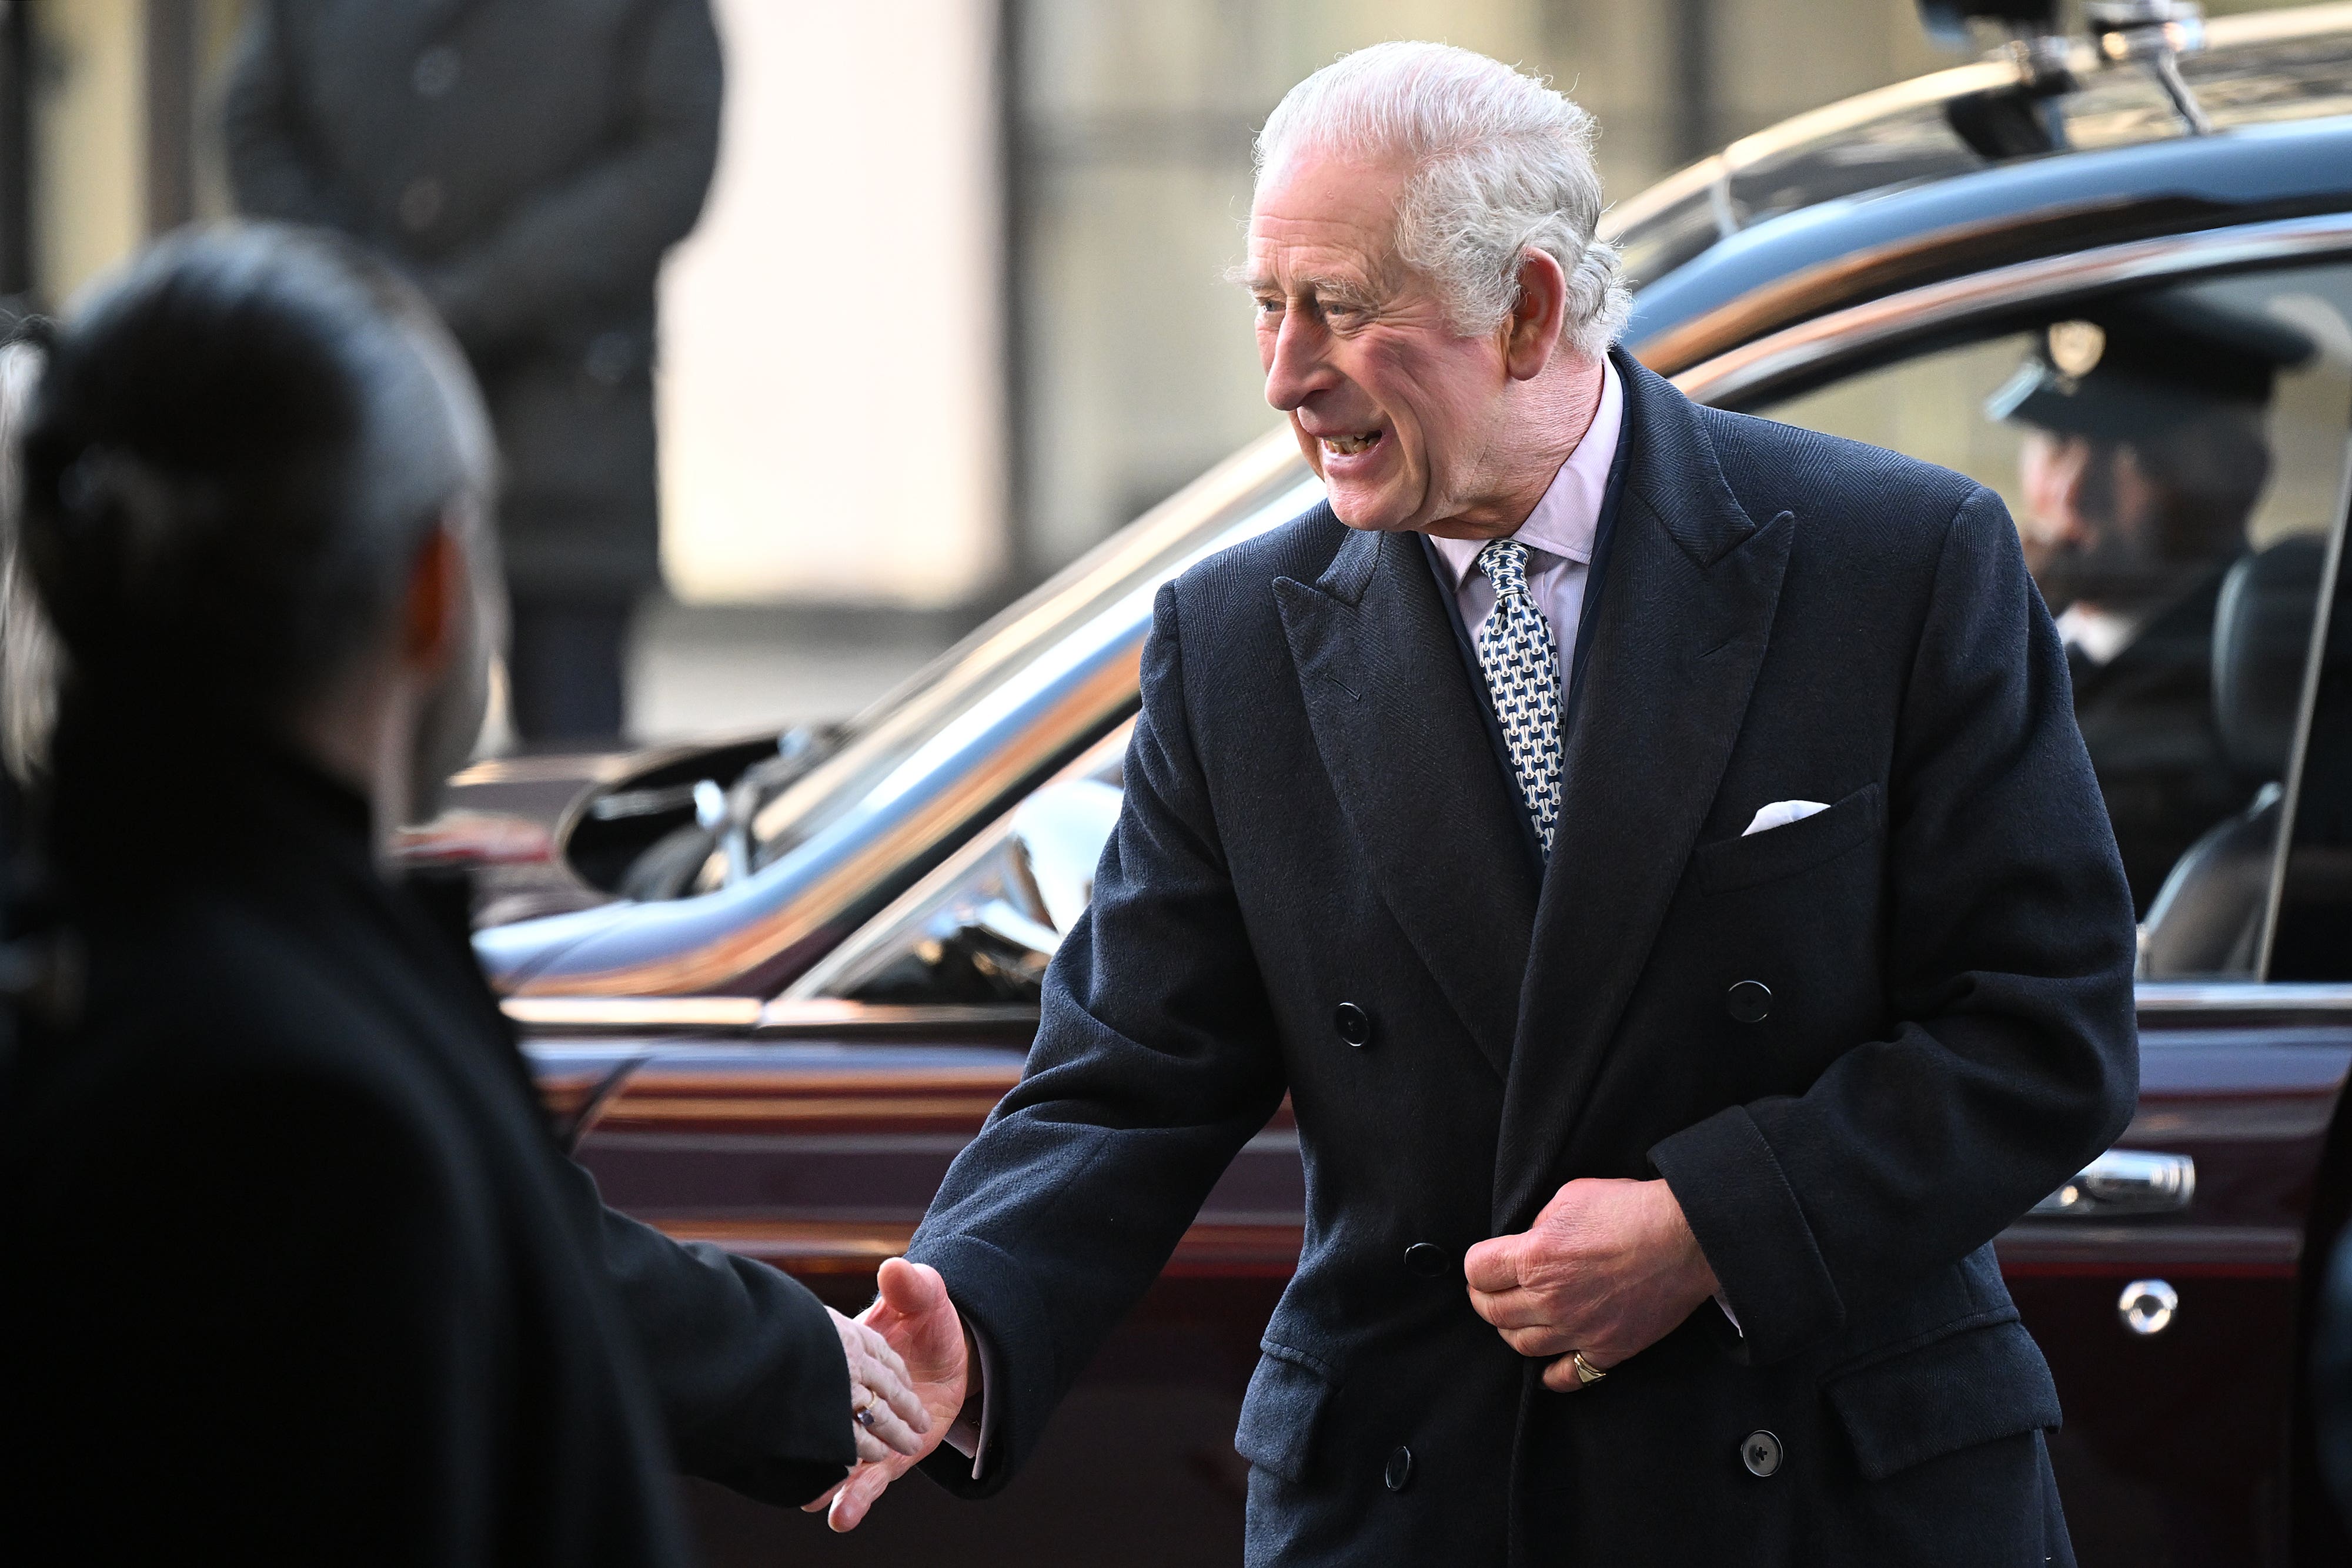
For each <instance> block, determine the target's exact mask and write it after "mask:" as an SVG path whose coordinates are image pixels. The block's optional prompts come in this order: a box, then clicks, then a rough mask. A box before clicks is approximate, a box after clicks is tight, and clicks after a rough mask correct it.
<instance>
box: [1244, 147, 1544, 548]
mask: <svg viewBox="0 0 2352 1568" xmlns="http://www.w3.org/2000/svg"><path fill="white" fill-rule="evenodd" d="M1408 173H1409V170H1408V169H1407V168H1406V167H1405V166H1403V165H1401V164H1393V163H1364V162H1354V161H1351V160H1349V159H1344V158H1339V157H1337V156H1332V155H1327V154H1324V153H1320V152H1315V151H1314V150H1312V149H1309V150H1307V151H1304V152H1298V153H1296V154H1294V155H1293V156H1292V157H1291V159H1290V160H1289V162H1287V163H1286V164H1285V165H1283V166H1282V167H1280V168H1278V169H1276V170H1275V171H1273V172H1271V173H1270V174H1269V175H1268V177H1267V179H1266V181H1265V183H1264V185H1263V186H1262V187H1261V188H1260V190H1259V192H1258V194H1257V200H1256V203H1255V205H1254V206H1253V207H1252V209H1251V213H1250V226H1249V277H1250V291H1251V293H1252V295H1253V296H1254V297H1255V299H1256V301H1257V349H1258V359H1259V361H1260V363H1262V364H1263V365H1264V366H1265V401H1266V402H1269V403H1271V404H1273V405H1274V406H1275V407H1276V408H1278V409H1280V410H1282V411H1283V413H1286V414H1288V415H1289V416H1290V427H1291V430H1292V431H1293V432H1294V433H1295V434H1297V438H1298V446H1299V450H1300V451H1302V452H1304V453H1305V454H1306V455H1307V462H1308V464H1309V465H1312V466H1313V467H1314V469H1315V472H1316V473H1317V474H1318V475H1320V476H1322V478H1323V483H1324V486H1325V487H1326V488H1327V489H1328V491H1329V493H1330V497H1331V508H1332V510H1333V511H1335V512H1336V513H1338V514H1339V520H1340V521H1341V522H1343V523H1346V524H1347V525H1348V526H1349V527H1350V528H1367V529H1374V530H1381V531H1394V530H1400V529H1408V528H1418V529H1430V528H1432V527H1433V525H1436V527H1435V528H1434V531H1437V532H1440V533H1450V532H1454V531H1457V530H1456V529H1455V528H1448V527H1446V526H1444V525H1446V524H1447V523H1448V522H1449V521H1460V520H1466V522H1467V523H1468V524H1470V525H1474V526H1472V527H1465V528H1461V529H1460V530H1459V531H1462V532H1465V533H1473V532H1476V531H1479V530H1478V529H1477V528H1475V525H1476V524H1481V523H1486V524H1491V523H1493V522H1495V521H1497V520H1503V519H1502V517H1501V510H1500V508H1499V507H1496V505H1495V503H1496V500H1497V499H1499V498H1498V497H1491V496H1489V495H1487V494H1486V491H1487V490H1489V489H1491V488H1492V487H1493V486H1495V484H1496V477H1495V463H1494V452H1493V449H1494V446H1495V444H1496V443H1495V433H1496V429H1497V427H1498V425H1499V423H1500V420H1501V414H1502V411H1503V400H1504V394H1505V392H1506V390H1507V386H1508V384H1509V377H1508V374H1507V370H1506V366H1505V360H1504V346H1505V338H1506V335H1505V333H1504V332H1502V331H1499V330H1498V331H1496V332H1495V333H1491V334H1488V335H1487V336H1485V337H1479V338H1460V337H1456V336H1455V335H1454V331H1453V329H1452V328H1451V327H1450V326H1448V324H1447V322H1446V316H1445V308H1444V301H1443V300H1442V298H1440V296H1439V295H1438V293H1437V290H1436V289H1435V287H1433V285H1432V284H1431V283H1430V281H1429V279H1427V278H1425V277H1422V276H1420V275H1419V274H1417V273H1415V272H1413V271H1412V270H1411V269H1410V268H1408V267H1405V266H1404V265H1403V264H1402V262H1400V261H1399V260H1398V259H1397V257H1396V254H1395V246H1394V243H1393V236H1394V232H1395V227H1396V214H1397V203H1398V200H1399V198H1400V197H1401V196H1402V193H1403V190H1404V184H1405V181H1406V178H1407V175H1408ZM1523 509H1524V508H1522V510H1523ZM1489 510H1494V511H1496V517H1486V515H1485V514H1486V512H1487V511H1489ZM1510 520H1516V519H1510Z"/></svg>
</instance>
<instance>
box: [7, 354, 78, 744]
mask: <svg viewBox="0 0 2352 1568" xmlns="http://www.w3.org/2000/svg"><path fill="white" fill-rule="evenodd" d="M43 358H44V356H43V354H42V352H41V350H39V349H38V348H37V347H35V346H34V345H33V344H31V343H29V342H21V341H20V342H13V343H9V344H6V345H5V346H0V763H5V766H6V768H7V769H8V771H9V772H11V773H13V774H15V775H16V779H17V781H18V782H19V783H23V784H31V783H32V782H33V780H34V779H35V776H36V775H37V774H39V773H41V772H42V771H44V770H45V768H46V767H47V760H48V749H49V727H50V726H51V725H52V724H53V723H54V722H55V720H56V716H57V705H58V680H59V678H60V675H61V673H62V669H63V666H64V664H65V653H64V650H63V649H61V648H60V647H59V646H58V636H57V633H56V632H54V631H53V630H51V629H50V626H49V620H48V617H47V615H46V614H44V613H43V612H42V610H41V604H40V601H39V600H38V599H37V598H36V597H35V596H34V593H33V583H32V578H31V575H30V574H29V573H28V572H26V570H25V561H24V557H23V539H22V528H21V526H20V525H21V522H22V519H23V516H24V512H23V494H22V491H23V485H24V476H23V472H22V469H21V466H20V465H19V464H18V463H17V461H16V443H17V437H18V436H19V435H20V434H22V432H21V430H20V428H19V426H20V425H21V423H22V422H23V418H24V411H25V404H26V400H27V399H29V398H30V397H31V395H32V390H33V383H34V382H36V381H37V380H38V379H39V377H40V373H41V366H42V361H43Z"/></svg>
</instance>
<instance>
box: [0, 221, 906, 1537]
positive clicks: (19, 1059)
mask: <svg viewBox="0 0 2352 1568" xmlns="http://www.w3.org/2000/svg"><path fill="white" fill-rule="evenodd" d="M488 450H489V448H488V434H487V432H486V431H485V430H484V429H483V428H482V422H481V416H480V411H479V406H478V402H476V401H475V396H474V393H473V391H472V387H471V383H470V382H469V381H468V380H467V377H466V373H465V371H464V369H463V366H462V362H461V361H459V360H458V358H457V354H456V351H455V350H454V348H453V347H451V346H450V345H448V343H447V341H446V338H445V337H444V336H443V335H442V333H441V330H440V329H439V327H438V326H437V325H436V323H434V322H433V320H432V319H431V317H430V315H429V312H427V311H426V309H425V306H424V305H423V303H422V301H420V300H418V299H416V298H415V296H414V295H413V293H411V292H410V291H409V290H408V289H407V288H406V287H404V285H401V284H399V283H398V282H397V281H396V280H394V278H393V277H391V275H390V274H388V273H385V272H383V271H382V270H381V269H380V268H378V267H376V266H375V265H374V264H373V263H370V262H368V261H366V260H364V258H362V256H360V255H359V253H358V252H356V251H355V250H352V249H351V248H350V247H348V246H343V245H341V244H340V243H338V242H333V241H331V240H329V239H327V238H326V237H324V236H308V235H301V234H299V233H295V232H292V231H286V230H273V229H270V228H268V227H259V228H247V229H241V230H240V229H232V230H228V231H225V232H219V233H214V234H208V235H195V236H193V237H188V238H182V239H176V240H173V241H167V242H165V243H164V244H163V245H162V246H158V247H157V248H156V249H155V250H154V251H152V252H151V253H150V254H149V255H148V256H145V257H144V258H142V260H141V261H139V262H137V263H135V264H134V265H133V266H132V267H131V270H130V271H129V272H128V274H127V275H126V276H124V277H121V278H120V279H117V280H115V281H113V282H112V283H110V284H107V285H101V286H100V288H99V290H98V293H97V296H96V298H94V299H92V300H91V301H90V302H89V303H88V304H87V305H85V306H84V307H83V308H80V309H79V310H78V311H77V312H76V314H75V316H74V318H73V319H72V320H71V321H70V322H69V323H68V326H67V327H66V328H65V329H64V330H63V332H62V334H61V336H60V337H59V339H58V343H57V347H56V349H55V351H54V354H53V356H52V359H51V361H50V364H49V368H48V370H47V372H46V373H45V375H44V376H43V379H42V381H41V383H40V385H39V387H38V390H37V392H36V394H35V399H34V402H33V406H32V408H31V409H30V411H29V413H28V414H27V416H26V434H25V436H24V454H25V455H24V463H23V473H24V493H25V497H26V504H25V517H24V529H23V545H22V548H23V549H24V552H25V556H26V560H27V561H28V562H29V564H30V566H31V569H32V571H33V575H34V577H35V579H36V580H37V583H38V585H39V587H40V590H41V595H42V600H43V602H44V603H45V605H46V606H47V611H48V612H49V614H50V616H51V618H52V620H53V621H54V622H55V624H56V626H57V629H58V635H59V639H60V641H61V643H62V644H63V645H64V647H65V649H66V653H67V659H68V664H69V667H70V673H69V675H68V680H67V683H66V685H65V687H64V690H63V694H62V699H61V704H60V716H59V721H58V731H57V734H56V737H55V743H54V747H53V751H52V756H53V758H54V773H53V776H52V777H51V778H50V779H48V780H47V787H46V788H45V789H43V791H42V795H43V797H44V799H45V800H46V802H47V821H46V829H45V831H44V835H43V848H44V851H45V854H44V859H45V862H46V872H47V878H48V881H49V887H50V893H49V905H48V909H47V917H46V919H45V920H43V921H41V922H38V923H37V931H36V936H37V942H38V945H39V946H38V950H39V951H41V952H43V953H45V954H47V963H46V967H45V972H46V980H45V983H44V984H43V985H42V986H41V987H39V988H37V991H36V993H35V994H34V995H33V996H32V997H31V998H28V999H27V1000H26V1002H25V1004H24V1005H23V1007H22V1009H20V1011H21V1022H22V1025H23V1027H22V1030H21V1035H20V1039H19V1041H18V1049H17V1052H16V1058H15V1060H14V1061H11V1062H10V1063H9V1064H8V1069H9V1071H8V1079H7V1083H6V1098H5V1127H0V1151H5V1154H0V1179H5V1190H4V1191H0V1228H5V1234H0V1256H5V1259H6V1265H5V1271H0V1307H5V1326H4V1327H0V1346H5V1350H0V1354H5V1371H0V1423H5V1427H7V1428H8V1430H7V1431H6V1432H5V1438H6V1441H5V1444H0V1447H5V1451H6V1452H7V1453H9V1454H10V1455H11V1456H12V1458H11V1460H10V1469H9V1473H8V1477H7V1487H6V1490H7V1496H8V1504H7V1507H6V1509H5V1515H6V1523H5V1531H6V1537H7V1548H6V1550H7V1552H8V1554H9V1556H10V1557H11V1559H12V1560H14V1561H21V1562H26V1563H68V1562H71V1563H111V1562H126V1561H127V1562H141V1563H173V1562H236V1563H257V1564H265V1563H267V1564H274V1563H336V1564H351V1563H404V1564H407V1563H413V1564H418V1565H423V1564H435V1565H449V1564H468V1563H480V1564H490V1563H499V1564H547V1565H550V1568H553V1565H569V1564H604V1563H611V1564H635V1563H656V1564H659V1563H678V1562H682V1561H684V1560H685V1559H686V1557H687V1551H686V1543H685V1542H684V1539H683V1533H682V1527H681V1524H680V1520H679V1517H678V1511H677V1503H676V1500H675V1498H674V1496H673V1491H674V1482H673V1480H672V1479H671V1474H670V1472H671V1471H672V1469H686V1470H688V1471H691V1472H693V1473H696V1474H698V1475H702V1476H706V1477H709V1478H711V1479H716V1480H719V1481H722V1482H725V1483H726V1484H728V1485H730V1486H733V1487H735V1488H737V1489H739V1490H742V1491H745V1492H747V1493H750V1494H751V1495H753V1496H756V1497H759V1498H761V1499H764V1500H769V1501H772V1502H776V1503H796V1502H801V1501H803V1500H806V1499H808V1498H809V1497H811V1496H813V1495H814V1494H815V1493H817V1492H818V1491H820V1490H823V1489H824V1487H825V1486H827V1485H828V1484H830V1483H831V1482H833V1481H834V1480H836V1479H839V1478H840V1476H841V1475H842V1474H843V1471H844V1469H845V1467H846V1466H847V1465H848V1464H849V1463H850V1462H851V1461H852V1460H853V1459H854V1458H856V1455H857V1454H858V1453H860V1452H865V1453H866V1454H868V1455H869V1456H872V1455H876V1454H879V1453H881V1452H883V1451H884V1450H883V1449H881V1448H879V1447H878V1446H877V1444H876V1436H875V1434H872V1433H868V1434H864V1435H860V1434H859V1433H858V1428H857V1427H856V1425H855V1424H854V1423H853V1415H852V1412H853V1409H854V1408H856V1407H858V1406H863V1405H864V1404H866V1403H867V1402H868V1401H870V1400H871V1399H873V1398H875V1397H877V1396H879V1397H883V1398H886V1399H893V1398H895V1400H896V1401H897V1403H898V1405H900V1406H902V1407H903V1408H905V1409H906V1410H908V1411H909V1412H912V1413H916V1414H917V1418H918V1419H919V1412H918V1411H917V1407H916V1406H913V1405H912V1403H911V1401H910V1400H909V1398H908V1396H907V1394H906V1391H905V1390H904V1388H903V1386H902V1385H900V1383H899V1381H898V1375H897V1373H896V1371H895V1370H894V1366H893V1365H892V1364H890V1362H891V1358H890V1357H889V1355H888V1353H887V1351H882V1350H881V1349H880V1347H879V1342H878V1341H877V1340H875V1339H874V1338H873V1336H872V1335H871V1334H870V1333H868V1332H867V1331H866V1330H863V1329H860V1328H857V1327H856V1326H855V1325H846V1324H845V1321H844V1320H841V1319H839V1318H837V1317H836V1316H835V1314H833V1313H831V1312H828V1311H827V1310H826V1309H825V1308H824V1306H823V1305H822V1304H821V1303H819V1302H818V1301H816V1300H815V1299H814V1297H812V1296H811V1295H810V1294H809V1293H808V1292H807V1291H805V1290H804V1289H803V1288H802V1287H801V1286H799V1285H798V1284H796V1283H794V1282H793V1281H790V1280H788V1279H786V1278H785V1277H784V1276H782V1275H781V1274H779V1273H777V1272H775V1271H774V1270H770V1269H767V1268H765V1267H763V1266H761V1265H759V1264H756V1263H752V1262H749V1261H746V1260H740V1259H736V1258H731V1257H729V1256H727V1255H726V1254H724V1253H721V1252H719V1251H718V1250H716V1249H709V1248H688V1247H681V1246H679V1245H678V1244H677V1243H675V1242H672V1241H670V1240H669V1239H667V1238H666V1237H664V1236H662V1235H660V1234H659V1233H658V1232H656V1231H654V1230H652V1229H649V1228H646V1227H645V1226H642V1225H639V1224H637V1223H636V1222H635V1221H633V1220H631V1219H628V1218H625V1217H623V1216H620V1215H617V1214H614V1213H613V1212H612V1211H610V1210H608V1209H607V1208H605V1207H604V1205H603V1204H602V1203H601V1202H600V1201H599V1199H598V1197H597V1194H596V1191H595V1188H594V1186H593V1183H592V1182H591V1180H590V1179H589V1177H588V1176H587V1175H586V1174H585V1173H584V1172H583V1171H582V1170H581V1169H580V1168H579V1167H578V1166H575V1165H573V1164H572V1162H571V1161H570V1160H569V1159H567V1158H566V1157H565V1154H564V1151H563V1150H562V1147H561V1146H560V1145H559V1144H558V1142H557V1140H556V1137H555V1135H554V1134H553V1132H552V1130H551V1126H550V1124H549V1123H548V1121H547V1119H546V1117H545V1115H544V1113H543V1112H542V1110H541V1105H540V1103H539V1101H538V1098H537V1096H536V1095H535V1093H534V1092H533V1089H532V1085H531V1082H530V1075H529V1073H528V1072H527V1071H526V1070H525V1067H524V1064H523V1062H522V1060H521V1058H520V1054H519V1053H518V1051H517V1049H516V1042H515V1040H514V1037H513V1035H512V1034H511V1032H510V1031H509V1029H508V1027H507V1024H506V1021H505V1019H504V1017H503V1015H502V1014H501V1013H500V1011H499V1007H498V1004H497V1001H496V999H495V998H494V997H493V996H492V995H491V993H490V991H489V989H488V987H487V985H486V984H485V983H484V981H483V979H482V977H481V974H480V971H479V970H478V967H476V965H475V963H474V959H473V955H472V952H471V949H470V946H469V945H468V942H467V931H466V921H465V909H464V900H463V896H462V894H463V889H462V887H443V888H441V889H440V890H439V891H438V892H437V893H434V894H431V895H430V896H427V895H425V894H417V893H415V892H412V891H410V890H408V889H406V888H404V887H403V886H401V885H399V884H397V883H394V881H392V880H390V879H388V878H387V876H386V875H385V874H384V872H383V868H382V866H381V865H380V863H379V859H378V857H379V853H380V849H379V846H380V843H381V841H382V834H383V828H384V826H385V824H386V823H387V822H390V821H404V820H409V819H411V818H413V817H414V816H415V815H416V814H418V813H420V812H422V811H424V810H428V809H429V807H430V803H431V801H432V799H433V797H434V795H435V793H436V789H437V785H436V782H435V781H436V780H437V779H440V778H442V777H445V776H446V773H447V771H448V769H449V768H450V766H451V765H452V764H453V762H454V761H456V760H457V759H460V758H462V757H463V755H464V751H465V747H466V746H467V743H468V742H469V740H470V737H471V736H472V735H473V734H474V732H475V730H476V729H477V728H478V725H479V720H480V704H479V692H480V688H481V685H482V681H483V668H482V666H483V663H484V660H483V656H482V644H483V641H484V639H483V637H482V635H481V631H482V619H483V618H482V617H481V615H480V614H479V612H478V608H477V606H478V599H477V596H476V595H474V594H473V593H472V592H471V591H470V589H469V587H468V586H467V578H466V559H467V547H468V546H469V545H470V544H471V543H473V542H474V541H475V540H476V539H477V538H478V529H479V528H480V527H481V526H482V518H481V515H480V508H479V502H480V499H481V497H482V495H483V494H484V492H485V490H486V487H487V480H488V472H489V462H488ZM451 894H457V896H455V897H452V896H451ZM871 1418H872V1417H870V1416H869V1419H871ZM876 1425H877V1430H881V1429H887V1428H888V1427H890V1426H891V1421H890V1419H889V1418H888V1417H887V1416H885V1417H884V1418H883V1419H881V1420H879V1421H877V1423H876ZM898 1436H899V1439H900V1441H901V1442H902V1443H904V1444H906V1445H907V1446H909V1447H911V1437H908V1435H907V1434H906V1433H905V1432H904V1430H903V1428H901V1429H900V1430H899V1433H898Z"/></svg>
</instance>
